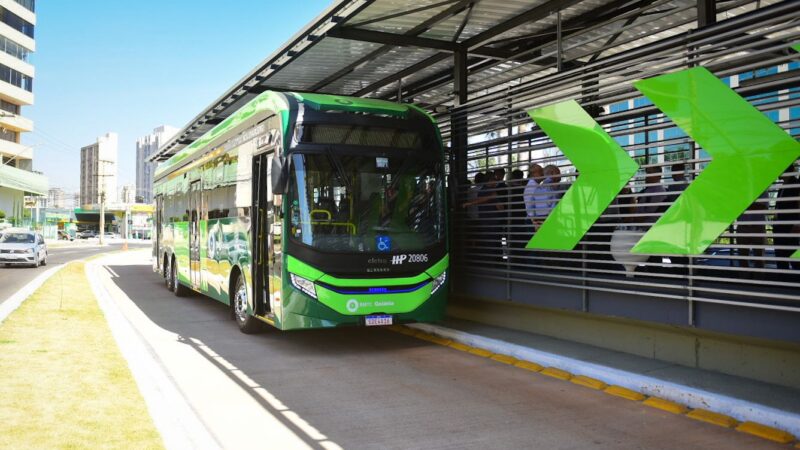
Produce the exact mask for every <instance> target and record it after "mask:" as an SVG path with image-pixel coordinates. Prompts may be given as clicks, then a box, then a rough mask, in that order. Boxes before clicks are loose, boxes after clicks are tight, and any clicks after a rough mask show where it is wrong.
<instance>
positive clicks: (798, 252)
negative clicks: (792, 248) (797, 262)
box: [792, 250, 800, 259]
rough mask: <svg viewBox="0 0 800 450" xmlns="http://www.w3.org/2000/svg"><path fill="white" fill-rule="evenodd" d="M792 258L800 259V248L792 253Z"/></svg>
mask: <svg viewBox="0 0 800 450" xmlns="http://www.w3.org/2000/svg"><path fill="white" fill-rule="evenodd" d="M792 258H797V259H800V250H798V251H796V252H794V253H792Z"/></svg>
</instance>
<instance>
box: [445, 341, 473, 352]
mask: <svg viewBox="0 0 800 450" xmlns="http://www.w3.org/2000/svg"><path fill="white" fill-rule="evenodd" d="M447 346H448V347H450V348H454V349H456V350H459V351H462V352H468V351H469V349H471V348H472V347H470V346H469V345H464V344H461V343H459V342H451V343H449V344H447Z"/></svg>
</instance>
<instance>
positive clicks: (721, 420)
mask: <svg viewBox="0 0 800 450" xmlns="http://www.w3.org/2000/svg"><path fill="white" fill-rule="evenodd" d="M686 417H690V418H692V419H694V420H699V421H701V422H706V423H710V424H714V425H719V426H721V427H725V428H733V427H735V426H736V425H738V424H739V421H738V420H736V419H734V418H733V417H731V416H726V415H725V414H720V413H715V412H714V411H709V410H707V409H702V408H698V409H694V410H692V411H689V413H688V414H686Z"/></svg>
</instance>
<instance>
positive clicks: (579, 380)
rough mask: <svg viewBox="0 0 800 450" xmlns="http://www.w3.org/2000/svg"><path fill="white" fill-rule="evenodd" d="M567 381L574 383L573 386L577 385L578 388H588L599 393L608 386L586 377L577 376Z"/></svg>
mask: <svg viewBox="0 0 800 450" xmlns="http://www.w3.org/2000/svg"><path fill="white" fill-rule="evenodd" d="M569 381H571V382H572V383H575V384H577V385H579V386H584V387H588V388H590V389H596V390H599V391H602V390H603V389H605V388H606V387H608V385H607V384H605V383H603V382H602V381H600V380H598V379H596V378H592V377H587V376H585V375H578V376H575V377H572V379H571V380H569Z"/></svg>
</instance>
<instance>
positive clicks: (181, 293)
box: [172, 258, 189, 297]
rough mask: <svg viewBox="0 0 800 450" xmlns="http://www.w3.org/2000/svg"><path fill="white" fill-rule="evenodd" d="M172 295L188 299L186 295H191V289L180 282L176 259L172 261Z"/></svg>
mask: <svg viewBox="0 0 800 450" xmlns="http://www.w3.org/2000/svg"><path fill="white" fill-rule="evenodd" d="M172 293H173V294H175V297H186V294H188V293H189V288H187V287H186V286H184V285H182V284H181V282H180V281H178V262H177V261H175V259H174V258H173V259H172Z"/></svg>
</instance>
